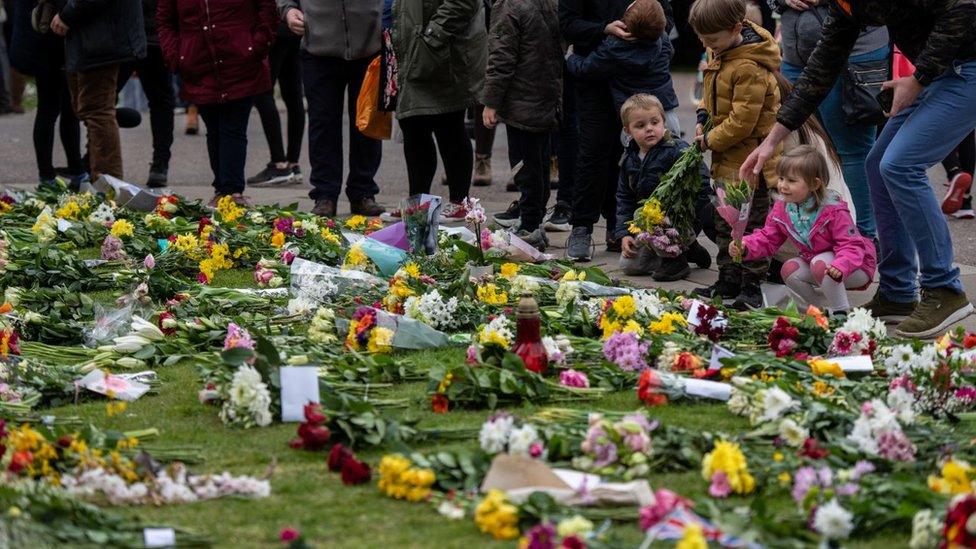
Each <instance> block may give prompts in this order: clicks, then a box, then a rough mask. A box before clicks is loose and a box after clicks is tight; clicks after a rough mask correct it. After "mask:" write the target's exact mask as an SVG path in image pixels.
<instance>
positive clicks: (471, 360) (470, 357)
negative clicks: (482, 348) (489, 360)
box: [465, 345, 480, 364]
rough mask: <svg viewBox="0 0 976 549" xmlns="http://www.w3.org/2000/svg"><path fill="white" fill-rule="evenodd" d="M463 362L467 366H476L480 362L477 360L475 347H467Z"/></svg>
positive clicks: (476, 347) (476, 348)
mask: <svg viewBox="0 0 976 549" xmlns="http://www.w3.org/2000/svg"><path fill="white" fill-rule="evenodd" d="M465 362H467V363H468V364H477V363H478V362H480V360H479V359H478V346H477V345H469V346H468V354H467V357H465Z"/></svg>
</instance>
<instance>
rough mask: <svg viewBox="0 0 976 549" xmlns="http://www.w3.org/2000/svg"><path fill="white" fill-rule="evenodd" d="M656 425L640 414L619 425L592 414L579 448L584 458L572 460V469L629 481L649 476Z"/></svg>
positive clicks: (621, 421) (618, 422)
mask: <svg viewBox="0 0 976 549" xmlns="http://www.w3.org/2000/svg"><path fill="white" fill-rule="evenodd" d="M657 425H658V424H657V422H656V421H655V422H652V421H650V420H648V419H647V417H646V416H644V414H641V413H635V414H630V415H626V416H623V417H622V418H621V419H619V420H617V421H611V420H609V419H606V418H604V417H603V415H601V414H590V417H589V427H588V428H587V431H586V436H585V437H584V439H583V442H582V443H581V444H580V450H581V451H582V455H581V456H578V457H575V458H573V467H575V468H577V469H580V470H583V471H589V472H592V473H596V474H599V475H609V476H614V477H622V478H624V479H626V480H630V479H634V478H639V477H643V476H645V475H647V474H648V473H649V472H650V464H649V460H650V458H651V456H652V455H654V448H653V446H652V441H651V433H652V432H653V431H654V430H655V429H656V428H657Z"/></svg>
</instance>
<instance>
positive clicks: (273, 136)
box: [254, 30, 305, 164]
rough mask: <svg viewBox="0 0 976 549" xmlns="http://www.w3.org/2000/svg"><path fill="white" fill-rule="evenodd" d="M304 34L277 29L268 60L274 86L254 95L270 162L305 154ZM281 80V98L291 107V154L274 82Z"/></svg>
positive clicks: (295, 161) (289, 118)
mask: <svg viewBox="0 0 976 549" xmlns="http://www.w3.org/2000/svg"><path fill="white" fill-rule="evenodd" d="M301 42H302V40H301V38H299V37H297V36H295V35H294V34H292V33H291V32H289V31H288V30H284V31H279V32H278V40H276V41H275V43H274V45H273V46H271V53H270V54H269V55H268V61H269V63H270V64H271V82H272V88H271V90H269V91H268V92H267V93H262V94H261V95H258V96H256V97H255V98H254V108H256V109H257V110H258V114H259V115H260V116H261V127H262V128H263V129H264V137H265V138H266V139H267V140H268V148H269V149H270V152H271V162H275V163H278V162H288V163H290V164H297V163H298V157H299V156H301V154H302V139H303V138H304V136H305V104H304V103H303V102H302V60H301V57H300V56H299V53H300V52H301ZM275 82H277V83H278V89H280V90H281V99H282V101H284V102H285V108H286V109H287V111H288V154H287V156H286V155H285V146H284V143H283V141H282V137H281V116H280V115H279V114H278V105H276V104H275V97H274V87H273V85H274V83H275Z"/></svg>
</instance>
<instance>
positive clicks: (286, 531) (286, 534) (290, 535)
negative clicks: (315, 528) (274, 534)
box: [278, 528, 301, 543]
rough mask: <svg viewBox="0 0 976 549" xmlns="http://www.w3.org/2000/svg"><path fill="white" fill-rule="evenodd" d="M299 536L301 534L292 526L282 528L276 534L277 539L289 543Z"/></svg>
mask: <svg viewBox="0 0 976 549" xmlns="http://www.w3.org/2000/svg"><path fill="white" fill-rule="evenodd" d="M299 537H301V534H299V533H298V530H295V529H294V528H282V529H281V533H280V534H278V539H280V540H281V541H282V542H284V543H290V542H292V541H295V540H296V539H298V538H299Z"/></svg>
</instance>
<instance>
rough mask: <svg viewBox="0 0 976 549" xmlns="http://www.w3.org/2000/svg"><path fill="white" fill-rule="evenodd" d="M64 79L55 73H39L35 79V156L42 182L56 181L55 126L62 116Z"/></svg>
mask: <svg viewBox="0 0 976 549" xmlns="http://www.w3.org/2000/svg"><path fill="white" fill-rule="evenodd" d="M61 82H62V77H61V76H60V75H59V74H58V73H57V72H54V71H39V72H38V73H37V75H35V78H34V85H35V87H36V88H37V113H36V114H35V116H34V135H33V137H34V156H35V157H36V159H37V175H38V178H39V179H40V180H41V181H48V180H51V179H54V177H55V176H56V175H57V174H56V173H55V171H54V162H53V160H52V157H53V152H54V125H55V124H56V123H57V121H58V116H59V115H60V114H61Z"/></svg>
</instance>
